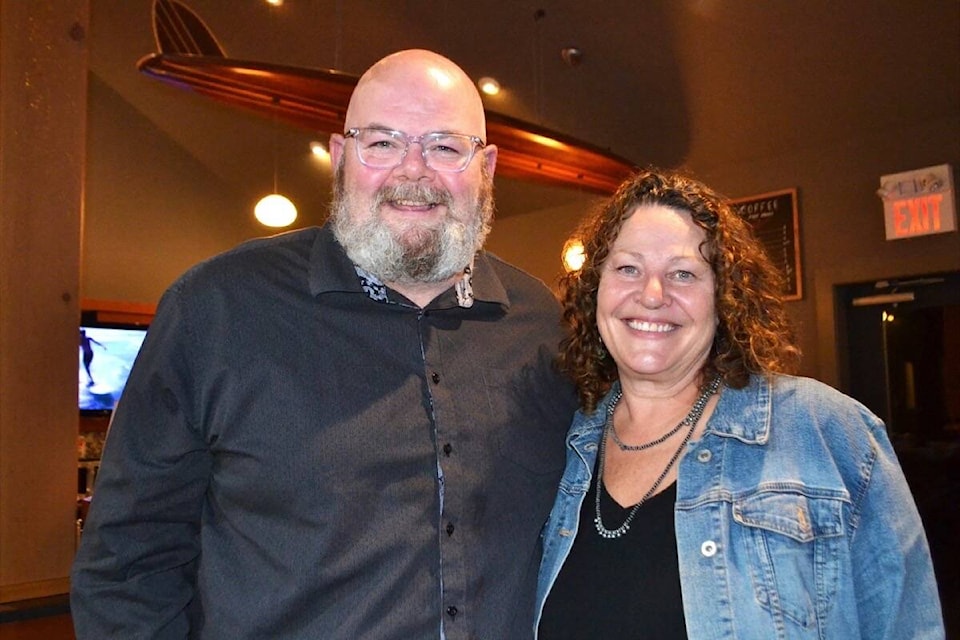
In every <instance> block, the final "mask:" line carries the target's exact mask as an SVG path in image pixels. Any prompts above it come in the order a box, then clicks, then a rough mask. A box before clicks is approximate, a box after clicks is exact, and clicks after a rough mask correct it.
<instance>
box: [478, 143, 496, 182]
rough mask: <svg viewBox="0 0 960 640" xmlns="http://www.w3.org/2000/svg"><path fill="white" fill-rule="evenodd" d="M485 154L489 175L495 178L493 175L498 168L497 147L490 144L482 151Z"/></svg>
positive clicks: (484, 160) (484, 158)
mask: <svg viewBox="0 0 960 640" xmlns="http://www.w3.org/2000/svg"><path fill="white" fill-rule="evenodd" d="M480 152H481V153H482V154H483V162H484V164H486V165H487V172H488V175H489V176H490V177H491V178H493V173H494V171H495V170H496V168H497V145H495V144H488V145H487V146H485V147H484V148H483V149H481V150H480Z"/></svg>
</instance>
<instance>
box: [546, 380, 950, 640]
mask: <svg viewBox="0 0 960 640" xmlns="http://www.w3.org/2000/svg"><path fill="white" fill-rule="evenodd" d="M618 384H619V383H617V385H618ZM616 390H617V386H616V385H615V386H614V388H613V389H612V390H611V392H610V393H608V394H607V396H606V397H605V398H604V399H603V401H602V402H601V403H600V405H599V406H598V407H597V409H596V410H595V411H594V412H593V413H590V414H587V415H585V414H583V412H578V413H577V415H576V416H575V417H574V420H573V424H572V426H571V428H570V432H569V434H568V436H567V466H566V470H565V472H564V475H563V478H562V480H561V481H560V489H559V492H558V494H557V499H556V502H555V503H554V507H553V511H552V512H551V514H550V517H549V519H548V520H547V523H546V525H545V527H544V531H543V545H544V550H543V560H542V563H541V566H540V580H539V585H538V590H537V591H538V593H537V609H536V616H535V620H536V621H537V622H536V623H535V627H534V636H535V637H536V625H537V624H539V619H540V615H541V614H542V612H543V605H544V602H545V600H546V597H547V594H548V593H549V591H550V588H551V587H552V585H553V583H554V581H555V580H556V577H557V575H558V574H559V572H560V567H561V566H562V564H563V562H564V560H565V559H566V557H567V555H568V553H569V552H570V548H571V546H572V545H573V541H574V538H575V537H576V535H577V524H578V519H579V512H580V507H581V505H582V503H583V498H584V495H585V494H586V493H587V490H588V489H589V487H590V479H591V475H592V473H593V469H594V463H595V460H596V456H597V449H598V445H599V442H600V438H601V435H602V433H603V426H604V418H605V416H606V413H607V407H608V405H609V403H610V401H611V398H612V396H613V393H614V392H616ZM679 465H680V466H679V471H678V479H677V501H676V506H675V509H674V513H675V517H676V537H677V555H678V559H679V564H680V583H681V589H682V592H683V610H684V615H685V617H686V624H687V634H688V636H689V637H690V638H695V639H697V640H706V639H712V638H737V639H740V640H744V639H752V638H755V639H757V640H771V639H772V638H780V639H800V638H818V639H824V638H842V639H844V640H855V639H857V638H862V639H865V640H880V639H883V638H889V639H896V640H900V639H903V638H911V639H917V638H943V637H944V628H943V619H942V615H941V611H940V601H939V597H938V595H937V586H936V582H935V579H934V574H933V566H932V564H931V560H930V552H929V548H928V546H927V540H926V536H925V534H924V531H923V527H922V525H921V522H920V516H919V514H918V513H917V508H916V505H915V503H914V501H913V497H912V495H911V494H910V490H909V488H908V487H907V484H906V481H905V480H904V477H903V472H902V471H901V469H900V466H899V463H898V462H897V459H896V456H895V454H894V451H893V448H892V447H891V445H890V441H889V439H888V437H887V434H886V431H885V428H884V425H883V422H882V421H881V420H880V419H879V418H877V417H876V416H874V415H873V414H872V413H870V411H869V410H868V409H866V408H865V407H864V406H862V405H861V404H859V403H858V402H856V401H854V400H852V399H850V398H848V397H847V396H845V395H843V394H842V393H840V392H838V391H836V390H835V389H832V388H831V387H828V386H826V385H824V384H822V383H819V382H817V381H814V380H811V379H807V378H798V377H791V376H776V377H774V378H773V379H772V380H771V379H766V378H763V377H754V378H752V379H751V380H750V383H749V384H748V385H747V387H745V388H744V389H730V388H726V387H724V388H723V389H722V392H721V396H720V400H719V402H718V404H717V406H716V409H715V411H714V413H713V415H712V416H711V417H710V420H709V422H708V424H707V427H706V431H705V432H704V434H703V437H702V438H701V439H700V440H699V441H694V442H690V443H689V445H688V448H687V451H686V452H685V455H684V456H683V458H682V459H681V461H680V463H679ZM590 533H591V532H589V531H586V532H584V535H589V534H590ZM628 535H629V534H628Z"/></svg>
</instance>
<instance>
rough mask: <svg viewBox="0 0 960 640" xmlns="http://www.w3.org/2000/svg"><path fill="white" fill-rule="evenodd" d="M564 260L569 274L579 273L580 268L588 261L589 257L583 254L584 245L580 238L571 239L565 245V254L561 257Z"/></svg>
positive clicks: (564, 266)
mask: <svg viewBox="0 0 960 640" xmlns="http://www.w3.org/2000/svg"><path fill="white" fill-rule="evenodd" d="M560 258H561V259H562V260H563V268H564V270H565V271H566V272H567V273H570V272H572V271H579V270H580V267H582V266H583V263H584V262H586V260H587V255H586V254H585V253H584V252H583V243H582V242H580V239H579V238H570V239H569V240H567V242H566V243H565V244H564V245H563V252H562V253H561V255H560Z"/></svg>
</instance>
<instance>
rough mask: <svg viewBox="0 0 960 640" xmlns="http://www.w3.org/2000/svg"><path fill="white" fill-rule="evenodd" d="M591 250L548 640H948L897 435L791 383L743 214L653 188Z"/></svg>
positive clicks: (573, 293) (574, 308) (780, 322)
mask: <svg viewBox="0 0 960 640" xmlns="http://www.w3.org/2000/svg"><path fill="white" fill-rule="evenodd" d="M578 235H579V237H581V238H583V241H584V246H585V256H586V260H585V263H584V266H583V268H581V269H580V270H579V271H577V272H571V273H568V274H567V275H566V276H565V277H564V280H563V282H562V297H563V303H564V324H565V325H566V327H567V336H566V337H565V338H564V340H563V341H562V342H561V364H562V367H563V368H564V369H565V370H566V371H567V372H568V373H569V374H570V375H571V376H572V377H573V378H574V379H575V380H576V381H577V384H578V388H579V392H580V400H581V409H580V411H578V412H577V415H576V416H575V417H574V419H573V423H572V425H571V427H570V431H569V433H568V437H567V466H566V470H565V472H564V477H563V479H562V480H561V482H560V486H559V490H558V492H557V498H556V501H555V502H554V507H553V510H552V512H551V514H550V517H549V519H548V521H547V524H546V525H545V527H544V530H543V548H544V552H543V560H542V563H541V567H540V583H539V587H538V605H537V616H538V622H537V623H536V624H535V631H536V632H537V633H538V634H539V636H538V637H539V638H540V639H541V640H574V639H577V638H584V637H618V638H639V637H651V636H655V637H658V638H676V639H678V640H679V639H683V638H687V637H690V638H698V639H700V638H705V639H714V638H716V639H717V640H719V639H720V638H729V637H733V636H736V637H738V638H744V639H754V638H755V639H757V640H760V639H766V638H771V637H776V636H778V635H783V634H784V629H788V631H787V632H786V633H787V635H795V634H796V635H803V634H806V633H810V632H811V631H812V630H816V631H817V633H818V634H819V635H821V636H822V635H824V634H825V633H826V631H825V629H827V628H829V629H831V631H830V633H831V634H833V635H836V636H837V637H843V638H879V637H897V638H899V637H903V638H931V639H934V638H937V639H938V638H942V637H943V626H942V624H943V623H942V616H941V610H940V606H939V601H938V595H937V586H936V582H935V580H934V575H933V567H932V563H931V558H930V551H929V547H928V545H927V541H926V538H925V535H924V530H923V526H922V524H921V522H920V517H919V514H918V511H917V507H916V505H915V503H914V501H913V499H912V496H911V495H910V491H909V488H908V487H907V484H906V481H905V480H904V476H903V472H902V470H901V468H900V466H899V463H898V461H897V456H896V454H895V453H894V451H893V448H892V446H891V443H890V441H889V439H888V437H887V433H886V429H885V427H884V424H883V422H881V421H880V419H879V418H877V417H876V416H875V415H873V414H871V413H870V412H869V411H868V410H867V409H866V408H865V407H863V406H862V405H860V404H859V403H858V402H856V401H854V400H852V399H851V398H849V397H847V396H845V395H843V394H841V393H839V392H838V391H836V390H834V389H832V388H830V387H828V386H827V385H825V384H823V383H821V382H818V381H815V380H813V379H810V378H801V377H796V376H792V375H789V372H790V371H791V370H792V369H793V367H794V366H795V364H796V360H797V358H798V356H799V350H798V349H797V347H796V346H795V344H794V342H793V337H792V331H791V330H790V327H789V324H788V323H787V316H786V312H785V310H784V307H783V300H782V297H781V295H782V289H781V287H780V283H781V281H782V277H781V274H780V273H779V272H778V271H777V270H776V269H775V268H774V267H773V265H772V264H771V262H770V260H769V259H768V258H767V256H766V255H765V253H764V252H763V249H762V246H761V245H760V243H759V241H758V240H757V239H756V238H755V237H754V236H753V234H752V233H751V231H750V228H749V227H748V226H747V223H746V222H744V220H743V219H742V218H741V217H740V216H739V215H738V214H737V213H736V212H735V211H734V209H733V207H732V205H731V203H730V202H729V201H727V200H725V199H724V198H721V197H720V196H719V195H718V194H716V193H715V192H714V191H713V190H711V189H710V188H708V187H706V186H705V185H703V184H701V183H699V182H697V181H695V180H692V179H690V178H687V177H686V176H683V175H682V174H679V173H673V172H657V171H643V172H640V173H638V174H637V175H636V176H634V177H633V178H631V179H630V180H628V181H627V182H625V183H624V184H623V185H622V186H621V187H620V189H618V190H617V192H616V193H615V194H614V196H613V197H612V198H611V199H610V200H609V201H608V202H607V203H606V205H605V206H603V207H600V208H599V209H597V211H596V212H595V213H594V214H593V216H591V217H590V218H588V219H587V220H586V221H585V222H584V224H583V227H582V228H581V229H580V231H579V233H578ZM893 512H895V513H894V514H893V515H892V516H891V513H893ZM854 523H855V526H854ZM854 534H855V535H854ZM878 555H879V556H881V557H885V558H889V559H891V562H892V563H893V564H894V565H896V566H897V567H898V568H899V569H898V571H896V572H891V571H888V570H887V569H885V568H884V567H882V566H878V564H877V563H876V562H875V559H876V558H877V557H878ZM825 559H826V560H825ZM863 585H868V586H867V588H866V589H867V590H868V591H867V592H865V591H864V587H863ZM851 611H853V612H855V615H850V613H849V612H851ZM638 629H643V634H642V635H641V634H638V633H636V630H638Z"/></svg>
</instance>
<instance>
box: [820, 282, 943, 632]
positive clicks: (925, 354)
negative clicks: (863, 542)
mask: <svg viewBox="0 0 960 640" xmlns="http://www.w3.org/2000/svg"><path fill="white" fill-rule="evenodd" d="M835 303H836V310H837V321H838V332H837V335H838V337H839V341H840V345H839V349H838V351H839V353H838V355H839V357H840V378H841V386H842V389H843V390H844V391H845V392H846V393H848V394H849V395H851V396H853V397H854V398H856V399H857V400H859V401H860V402H862V403H863V404H865V405H866V406H867V407H869V408H870V409H871V410H872V411H873V412H874V413H876V414H877V415H878V416H880V417H881V418H882V419H883V420H884V422H885V423H886V425H887V432H888V433H889V434H890V440H891V442H892V443H893V446H894V449H895V450H896V453H897V457H898V458H899V459H900V464H901V465H902V467H903V471H904V475H905V476H906V478H907V482H908V483H909V485H910V489H911V491H912V492H913V496H914V499H915V500H916V502H917V508H918V509H919V511H920V516H921V518H922V519H923V523H924V528H925V529H926V532H927V539H928V540H929V542H930V549H931V554H932V555H933V561H934V569H935V570H936V573H937V582H938V584H939V587H940V597H941V601H942V605H943V612H944V617H945V619H946V624H947V637H960V553H958V551H957V550H956V544H955V537H956V534H957V532H958V531H960V508H958V507H957V506H956V505H957V496H958V495H960V272H950V273H934V274H926V275H922V276H910V277H900V278H891V279H888V280H880V281H874V282H862V283H856V284H849V285H842V286H838V287H837V288H836V290H835Z"/></svg>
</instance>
